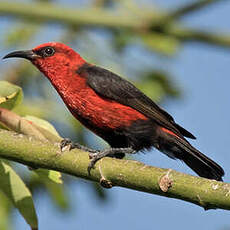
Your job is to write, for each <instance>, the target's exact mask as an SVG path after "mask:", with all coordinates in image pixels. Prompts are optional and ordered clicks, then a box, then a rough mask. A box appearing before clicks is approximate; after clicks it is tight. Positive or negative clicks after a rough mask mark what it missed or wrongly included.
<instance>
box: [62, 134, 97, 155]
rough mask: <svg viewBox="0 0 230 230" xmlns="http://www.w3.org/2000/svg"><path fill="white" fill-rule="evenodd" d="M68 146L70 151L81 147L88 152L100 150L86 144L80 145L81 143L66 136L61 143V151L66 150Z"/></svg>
mask: <svg viewBox="0 0 230 230" xmlns="http://www.w3.org/2000/svg"><path fill="white" fill-rule="evenodd" d="M66 148H67V149H68V150H69V151H70V150H71V149H81V150H83V151H86V152H90V153H97V152H99V151H98V150H95V149H91V148H88V147H86V146H84V145H80V144H79V143H74V142H73V141H71V140H70V139H69V138H64V139H62V140H61V143H60V149H61V152H63V151H65V150H66Z"/></svg>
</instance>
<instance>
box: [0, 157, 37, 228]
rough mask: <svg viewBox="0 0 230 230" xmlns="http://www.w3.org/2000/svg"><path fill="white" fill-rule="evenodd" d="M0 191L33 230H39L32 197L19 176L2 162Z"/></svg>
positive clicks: (0, 162)
mask: <svg viewBox="0 0 230 230" xmlns="http://www.w3.org/2000/svg"><path fill="white" fill-rule="evenodd" d="M0 180H1V183H0V189H1V190H2V191H3V192H4V194H5V195H6V196H7V197H8V198H9V199H10V200H11V201H12V203H13V205H14V206H15V207H16V208H17V209H18V211H19V212H20V213H21V215H22V216H23V217H24V219H25V220H26V222H27V223H28V224H29V225H30V226H31V228H32V229H37V228H38V220H37V214H36V211H35V207H34V203H33V199H32V195H31V193H30V191H29V189H28V188H27V187H26V185H25V184H24V182H23V181H22V180H21V178H20V177H19V176H18V174H17V173H16V172H15V171H14V170H13V169H12V168H11V167H10V166H9V165H8V164H7V163H5V162H3V161H0Z"/></svg>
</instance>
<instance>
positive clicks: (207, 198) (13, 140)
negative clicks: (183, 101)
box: [0, 130, 230, 210]
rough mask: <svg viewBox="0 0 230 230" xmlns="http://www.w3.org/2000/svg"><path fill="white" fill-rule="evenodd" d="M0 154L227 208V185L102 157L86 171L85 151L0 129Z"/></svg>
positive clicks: (109, 183)
mask: <svg viewBox="0 0 230 230" xmlns="http://www.w3.org/2000/svg"><path fill="white" fill-rule="evenodd" d="M0 157H1V158H4V159H8V160H13V161H16V162H19V163H22V164H25V165H28V166H31V167H38V168H46V169H53V170H57V171H60V172H64V173H67V174H70V175H73V176H76V177H81V178H84V179H87V180H92V181H97V182H100V183H101V184H104V185H106V186H107V187H108V186H120V187H125V188H130V189H135V190H138V191H143V192H147V193H151V194H157V195H161V196H166V197H172V198H177V199H181V200H185V201H188V202H191V203H194V204H197V205H199V206H201V207H203V208H205V209H215V208H221V209H227V210H230V184H228V183H223V182H217V181H215V180H207V179H204V178H200V177H194V176H190V175H186V174H183V173H179V172H176V171H174V170H171V169H161V168H155V167H151V166H147V165H144V164H143V163H140V162H137V161H131V160H118V159H112V158H104V159H102V160H100V161H99V162H98V163H97V164H96V168H95V169H93V170H92V171H91V176H89V175H88V173H87V166H88V164H89V158H88V154H87V153H86V152H82V151H80V150H71V151H70V152H68V151H66V152H63V153H62V154H61V153H60V150H59V147H58V146H57V145H54V144H51V143H50V142H41V141H38V140H35V139H33V138H31V137H27V136H24V135H22V134H16V133H14V132H10V131H5V130H1V131H0Z"/></svg>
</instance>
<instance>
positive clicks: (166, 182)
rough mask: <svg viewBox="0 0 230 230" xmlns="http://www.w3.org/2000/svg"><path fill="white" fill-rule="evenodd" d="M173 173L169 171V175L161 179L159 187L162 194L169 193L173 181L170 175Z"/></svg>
mask: <svg viewBox="0 0 230 230" xmlns="http://www.w3.org/2000/svg"><path fill="white" fill-rule="evenodd" d="M171 171H172V169H169V170H168V171H167V173H166V174H165V175H164V176H163V177H161V179H160V181H159V186H160V189H161V191H162V192H167V191H168V190H169V188H170V187H172V184H173V180H172V179H170V178H169V176H170V175H169V174H170V172H171Z"/></svg>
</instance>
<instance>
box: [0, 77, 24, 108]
mask: <svg viewBox="0 0 230 230" xmlns="http://www.w3.org/2000/svg"><path fill="white" fill-rule="evenodd" d="M22 99H23V92H22V89H21V88H20V87H19V86H16V85H13V84H11V83H9V82H7V81H0V107H2V108H6V109H13V108H15V107H16V106H17V105H19V104H20V103H21V102H22Z"/></svg>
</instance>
